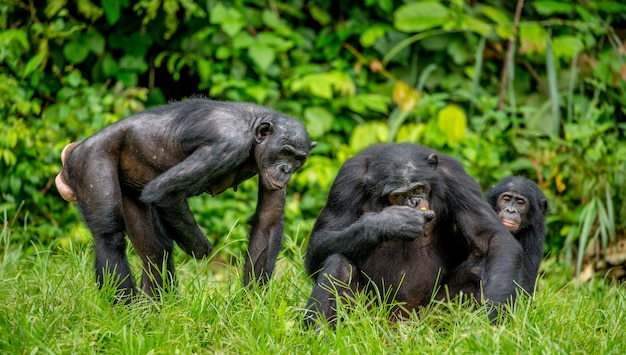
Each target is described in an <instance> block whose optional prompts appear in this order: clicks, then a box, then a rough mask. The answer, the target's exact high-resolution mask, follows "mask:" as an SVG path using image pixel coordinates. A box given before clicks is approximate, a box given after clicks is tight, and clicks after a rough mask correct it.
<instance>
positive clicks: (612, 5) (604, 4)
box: [596, 1, 626, 15]
mask: <svg viewBox="0 0 626 355" xmlns="http://www.w3.org/2000/svg"><path fill="white" fill-rule="evenodd" d="M596 4H597V6H598V11H600V12H608V13H619V14H620V15H621V14H623V13H624V12H626V4H624V2H623V1H598V2H597V3H596Z"/></svg>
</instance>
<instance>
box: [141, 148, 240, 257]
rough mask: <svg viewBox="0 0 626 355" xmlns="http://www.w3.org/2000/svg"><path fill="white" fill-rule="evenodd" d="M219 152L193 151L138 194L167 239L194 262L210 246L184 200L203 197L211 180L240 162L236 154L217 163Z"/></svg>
mask: <svg viewBox="0 0 626 355" xmlns="http://www.w3.org/2000/svg"><path fill="white" fill-rule="evenodd" d="M222 151H223V150H219V149H216V148H215V147H203V148H200V149H198V150H196V151H195V152H194V153H193V154H191V155H190V156H189V157H188V158H187V159H185V160H183V161H182V162H180V163H178V164H176V165H175V166H173V167H172V168H170V169H169V170H167V171H165V172H164V173H162V174H161V175H159V176H157V177H156V178H155V179H154V180H152V181H151V182H149V183H148V184H147V185H146V187H145V188H144V189H143V191H142V193H141V198H140V199H141V200H142V201H143V202H145V203H148V204H150V205H152V206H153V207H154V208H155V210H156V211H157V213H158V214H159V217H160V220H161V222H162V223H163V225H164V228H166V230H167V231H168V233H169V235H170V236H171V237H172V238H173V239H174V240H175V241H176V243H177V244H178V245H179V246H180V247H181V248H182V249H183V250H184V251H185V252H186V253H187V254H189V255H193V256H194V257H196V258H202V257H205V256H207V255H208V254H209V253H210V252H211V244H210V243H209V241H208V240H207V237H206V235H205V234H204V232H203V231H202V229H201V228H200V227H199V226H198V224H197V223H196V220H195V218H194V216H193V214H192V213H191V211H190V210H189V206H188V204H187V198H188V197H190V196H195V195H199V194H200V193H202V192H203V191H204V190H205V189H206V188H207V184H209V183H210V181H211V180H212V179H214V178H216V177H219V176H221V175H222V174H224V173H225V172H229V171H232V169H233V168H234V167H236V166H237V164H238V163H239V161H241V160H243V159H242V158H239V157H238V156H237V155H236V154H235V153H231V154H229V155H230V156H229V155H226V156H224V155H222V156H223V159H219V160H218V159H217V157H220V152H222ZM232 151H235V152H236V151H237V150H236V149H234V150H232Z"/></svg>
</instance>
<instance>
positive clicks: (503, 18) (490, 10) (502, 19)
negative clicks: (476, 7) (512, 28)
mask: <svg viewBox="0 0 626 355" xmlns="http://www.w3.org/2000/svg"><path fill="white" fill-rule="evenodd" d="M482 9H483V13H484V14H485V16H487V18H488V19H490V20H491V21H493V22H495V23H496V24H498V25H506V24H511V22H512V21H511V20H510V19H509V17H508V16H507V15H506V14H505V13H504V12H503V11H502V10H500V9H498V8H496V7H493V6H488V5H484V6H483V7H482Z"/></svg>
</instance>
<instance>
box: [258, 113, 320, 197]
mask: <svg viewBox="0 0 626 355" xmlns="http://www.w3.org/2000/svg"><path fill="white" fill-rule="evenodd" d="M255 136H256V145H255V148H254V157H255V159H256V164H257V166H258V168H259V175H261V181H262V182H263V184H264V188H265V189H268V190H280V189H283V188H285V187H286V186H287V183H289V179H290V178H291V175H292V174H293V173H294V172H295V171H296V170H298V169H300V167H301V166H302V165H303V164H304V162H305V160H306V158H307V156H308V155H309V152H310V151H311V149H313V147H315V146H316V145H317V142H311V141H310V140H309V135H308V133H307V132H306V129H305V127H304V125H303V124H302V123H301V122H300V121H298V120H296V119H294V118H292V117H289V116H286V115H283V114H280V113H273V115H272V116H270V117H267V119H266V120H263V121H261V123H259V124H258V125H257V127H256V129H255Z"/></svg>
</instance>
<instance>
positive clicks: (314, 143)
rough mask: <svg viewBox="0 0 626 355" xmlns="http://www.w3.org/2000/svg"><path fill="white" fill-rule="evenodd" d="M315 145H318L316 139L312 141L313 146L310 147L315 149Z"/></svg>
mask: <svg viewBox="0 0 626 355" xmlns="http://www.w3.org/2000/svg"><path fill="white" fill-rule="evenodd" d="M315 147H317V142H316V141H313V142H311V147H310V149H313V148H315Z"/></svg>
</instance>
